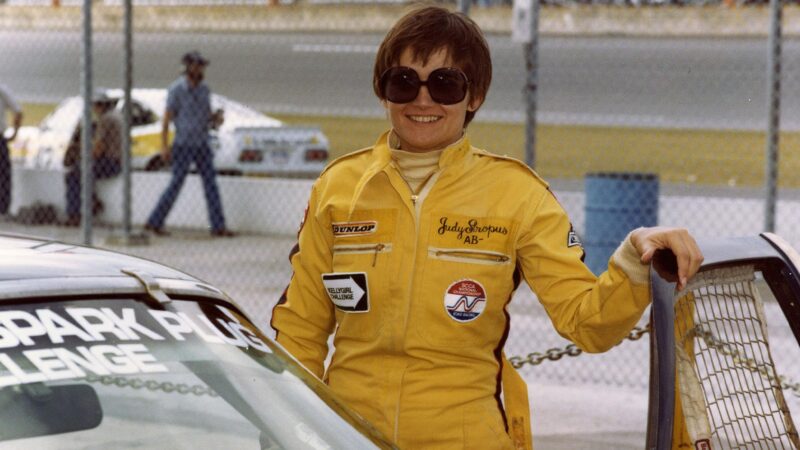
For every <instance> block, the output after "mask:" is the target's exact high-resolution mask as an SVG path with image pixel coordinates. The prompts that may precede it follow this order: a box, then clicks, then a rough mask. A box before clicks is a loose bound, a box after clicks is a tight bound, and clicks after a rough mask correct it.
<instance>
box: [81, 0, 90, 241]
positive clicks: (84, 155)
mask: <svg viewBox="0 0 800 450" xmlns="http://www.w3.org/2000/svg"><path fill="white" fill-rule="evenodd" d="M82 62H83V66H82V68H81V89H82V94H83V122H82V127H83V129H82V130H81V165H80V170H81V234H82V237H83V243H84V244H85V245H92V175H93V174H92V159H91V158H92V1H91V0H83V53H82Z"/></svg>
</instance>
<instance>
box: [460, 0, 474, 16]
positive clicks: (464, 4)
mask: <svg viewBox="0 0 800 450" xmlns="http://www.w3.org/2000/svg"><path fill="white" fill-rule="evenodd" d="M471 1H472V0H457V2H456V3H457V4H458V12H460V13H461V14H464V15H465V16H468V15H469V4H470V2H471Z"/></svg>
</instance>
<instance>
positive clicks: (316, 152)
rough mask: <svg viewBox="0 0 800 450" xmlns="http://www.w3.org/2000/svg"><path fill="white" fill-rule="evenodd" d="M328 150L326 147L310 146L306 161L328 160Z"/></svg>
mask: <svg viewBox="0 0 800 450" xmlns="http://www.w3.org/2000/svg"><path fill="white" fill-rule="evenodd" d="M327 160H328V151H327V150H325V149H324V148H310V149H307V150H306V161H308V162H310V161H327Z"/></svg>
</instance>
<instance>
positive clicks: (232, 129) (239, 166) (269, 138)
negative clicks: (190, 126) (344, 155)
mask: <svg viewBox="0 0 800 450" xmlns="http://www.w3.org/2000/svg"><path fill="white" fill-rule="evenodd" d="M104 92H105V93H106V94H107V95H108V96H109V97H112V98H115V99H118V100H117V103H116V105H115V107H116V108H117V109H119V110H122V108H123V103H124V100H122V98H123V92H122V90H119V89H109V90H106V91H104ZM166 98H167V91H166V90H165V89H133V90H132V91H131V158H132V167H133V168H134V169H138V170H161V169H164V168H168V165H167V164H164V161H162V159H161V156H160V151H161V125H162V119H161V115H162V114H163V112H164V107H165V105H166ZM211 107H212V109H213V110H217V109H220V108H221V109H222V110H224V114H225V122H224V123H223V124H222V126H221V127H220V128H219V130H213V131H212V132H211V136H210V140H211V142H210V145H211V148H212V149H213V151H214V165H215V167H216V169H217V171H218V172H220V173H223V174H257V175H273V176H297V177H306V178H313V177H315V176H317V175H319V173H320V171H321V170H322V169H323V168H324V167H325V164H326V162H327V160H328V147H329V145H328V138H327V137H326V136H325V135H324V134H323V133H322V131H321V130H320V129H319V128H317V127H295V126H287V125H285V124H284V123H283V122H281V121H279V120H277V119H275V118H272V117H269V116H267V115H265V114H262V113H260V112H258V111H256V110H254V109H252V108H250V107H248V106H245V105H243V104H241V103H238V102H236V101H233V100H231V99H228V98H226V97H223V96H221V95H217V94H212V97H211ZM82 114H83V99H82V98H81V97H79V96H75V97H69V98H67V99H66V100H64V101H62V102H61V103H60V104H59V105H58V106H57V107H56V109H55V110H54V111H53V112H52V113H51V114H50V115H49V116H47V117H46V118H45V119H44V120H42V123H41V124H40V125H39V126H38V127H22V128H21V129H20V131H19V134H18V136H17V139H16V140H15V141H14V142H13V143H12V149H11V150H12V156H13V157H14V158H15V159H16V160H18V161H24V164H25V166H26V167H30V168H42V169H45V168H52V169H59V168H61V167H62V166H63V159H64V154H65V153H66V149H67V145H68V144H69V140H70V138H71V136H72V134H73V132H74V131H75V128H76V126H77V125H78V123H79V122H80V120H81V117H82Z"/></svg>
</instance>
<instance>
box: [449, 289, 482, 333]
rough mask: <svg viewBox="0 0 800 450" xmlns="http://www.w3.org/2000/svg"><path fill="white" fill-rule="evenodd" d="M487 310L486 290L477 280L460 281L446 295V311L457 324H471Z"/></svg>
mask: <svg viewBox="0 0 800 450" xmlns="http://www.w3.org/2000/svg"><path fill="white" fill-rule="evenodd" d="M485 308H486V289H484V288H483V286H482V285H481V284H480V283H478V282H477V281H475V280H459V281H456V282H455V283H453V284H451V285H450V286H449V287H448V288H447V292H445V294H444V309H445V311H447V314H448V315H449V316H450V317H451V318H453V320H455V321H457V322H462V323H466V322H471V321H473V320H475V319H477V318H478V316H480V315H481V313H482V312H483V310H484V309H485Z"/></svg>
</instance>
